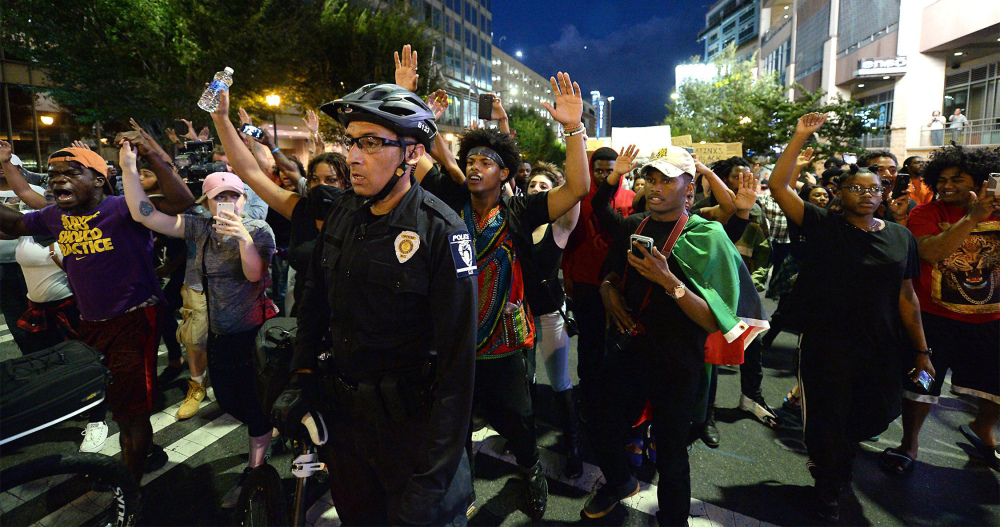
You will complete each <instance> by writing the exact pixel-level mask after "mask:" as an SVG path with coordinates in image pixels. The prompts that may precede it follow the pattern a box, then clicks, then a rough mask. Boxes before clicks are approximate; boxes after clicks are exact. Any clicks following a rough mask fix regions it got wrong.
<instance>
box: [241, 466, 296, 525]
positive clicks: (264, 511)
mask: <svg viewBox="0 0 1000 527" xmlns="http://www.w3.org/2000/svg"><path fill="white" fill-rule="evenodd" d="M288 524H289V522H288V512H287V510H286V506H285V496H284V494H283V491H282V488H281V476H279V475H278V471H277V470H275V469H274V467H272V466H271V465H268V464H267V463H265V464H263V465H261V466H259V467H257V468H255V469H253V470H252V471H251V472H250V475H249V476H247V480H246V482H244V483H243V490H242V491H241V492H240V497H239V500H238V501H237V502H236V510H235V511H234V513H233V525H236V526H239V527H265V526H284V525H288Z"/></svg>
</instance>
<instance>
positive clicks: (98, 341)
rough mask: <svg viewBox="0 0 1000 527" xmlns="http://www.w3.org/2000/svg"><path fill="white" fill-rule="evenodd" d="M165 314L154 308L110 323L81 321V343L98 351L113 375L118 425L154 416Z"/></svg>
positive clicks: (111, 401)
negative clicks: (162, 324)
mask: <svg viewBox="0 0 1000 527" xmlns="http://www.w3.org/2000/svg"><path fill="white" fill-rule="evenodd" d="M161 310H162V308H161V307H160V306H159V305H153V306H148V307H144V308H142V309H136V310H135V311H130V312H128V313H125V314H124V315H120V316H117V317H115V318H112V319H110V320H104V321H100V322H92V321H88V320H81V321H80V331H79V333H80V340H82V341H83V342H85V343H87V344H89V345H91V346H93V347H95V348H97V350H98V351H100V352H101V353H102V354H103V355H104V360H103V363H104V366H105V367H107V368H108V370H110V371H111V381H110V382H109V383H108V392H107V399H106V401H107V402H108V408H110V409H111V414H112V418H113V419H114V420H115V421H119V422H120V421H124V420H126V419H133V418H137V417H142V416H148V415H149V414H150V413H151V412H152V409H153V395H154V393H155V390H156V355H157V353H156V351H157V348H159V346H160V323H159V322H160V313H161Z"/></svg>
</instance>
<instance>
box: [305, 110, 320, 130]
mask: <svg viewBox="0 0 1000 527" xmlns="http://www.w3.org/2000/svg"><path fill="white" fill-rule="evenodd" d="M302 122H303V123H305V124H306V128H308V129H309V131H310V132H312V135H316V134H318V133H319V116H318V115H316V112H314V111H312V110H306V116H305V117H304V118H303V119H302Z"/></svg>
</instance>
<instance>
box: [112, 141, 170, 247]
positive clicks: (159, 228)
mask: <svg viewBox="0 0 1000 527" xmlns="http://www.w3.org/2000/svg"><path fill="white" fill-rule="evenodd" d="M136 155H137V151H136V150H134V149H133V148H132V145H131V144H130V143H129V142H128V141H127V140H123V141H122V142H121V150H120V151H119V152H118V164H119V165H120V166H121V169H122V188H123V189H124V191H125V203H126V204H128V211H129V213H131V214H132V219H133V220H135V221H137V222H139V223H141V224H143V225H145V226H146V227H147V228H149V229H150V230H152V231H156V232H158V233H160V234H166V235H167V236H172V237H174V238H183V237H184V216H170V215H168V214H164V213H162V212H160V211H158V210H156V207H154V206H153V204H152V203H151V202H150V201H149V196H147V195H146V192H145V191H143V190H142V183H140V182H139V169H138V168H136V165H135V159H136Z"/></svg>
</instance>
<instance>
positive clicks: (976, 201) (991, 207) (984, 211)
mask: <svg viewBox="0 0 1000 527" xmlns="http://www.w3.org/2000/svg"><path fill="white" fill-rule="evenodd" d="M988 185H989V181H984V182H983V186H982V187H980V189H979V195H976V193H975V192H973V191H971V190H970V191H969V194H971V195H972V196H971V197H972V203H970V204H969V219H971V220H974V221H976V222H977V223H978V222H981V221H985V220H986V219H988V218H989V217H990V216H992V215H994V214H996V215H997V216H1000V196H993V195H990V194H989V193H988V191H987V190H986V188H987V186H988Z"/></svg>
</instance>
